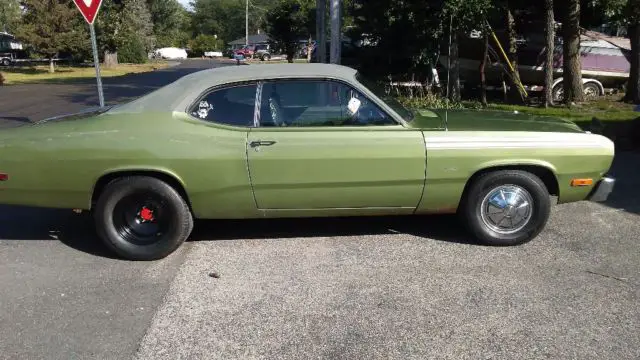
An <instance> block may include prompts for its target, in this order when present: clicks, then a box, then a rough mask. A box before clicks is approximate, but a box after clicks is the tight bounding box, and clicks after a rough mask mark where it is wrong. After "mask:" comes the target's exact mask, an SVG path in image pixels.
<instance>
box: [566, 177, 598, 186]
mask: <svg viewBox="0 0 640 360" xmlns="http://www.w3.org/2000/svg"><path fill="white" fill-rule="evenodd" d="M590 185H593V179H573V180H571V186H590Z"/></svg>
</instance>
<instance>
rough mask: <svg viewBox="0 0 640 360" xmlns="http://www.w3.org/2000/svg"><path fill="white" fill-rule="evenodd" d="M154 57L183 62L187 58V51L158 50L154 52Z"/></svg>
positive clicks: (173, 49)
mask: <svg viewBox="0 0 640 360" xmlns="http://www.w3.org/2000/svg"><path fill="white" fill-rule="evenodd" d="M153 57H154V58H156V59H168V60H182V59H186V58H187V51H186V50H185V49H180V48H175V47H166V48H161V49H156V50H155V51H154V52H153Z"/></svg>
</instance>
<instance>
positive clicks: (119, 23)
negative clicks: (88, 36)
mask: <svg viewBox="0 0 640 360" xmlns="http://www.w3.org/2000/svg"><path fill="white" fill-rule="evenodd" d="M96 33H97V37H98V46H100V47H101V49H102V51H103V52H104V54H105V63H106V65H112V64H115V63H117V62H119V61H122V62H141V61H143V60H142V59H146V58H147V55H146V54H147V53H148V52H149V51H151V50H152V49H153V47H154V46H155V42H156V39H155V36H154V34H153V21H152V17H151V13H150V12H149V8H148V5H147V2H146V1H145V0H114V1H105V2H104V3H103V5H102V9H101V11H100V15H99V16H98V18H97V20H96ZM120 48H126V49H127V50H126V51H125V53H124V57H123V58H121V59H120V58H119V56H118V50H119V49H120ZM140 54H143V57H140ZM114 57H115V59H114Z"/></svg>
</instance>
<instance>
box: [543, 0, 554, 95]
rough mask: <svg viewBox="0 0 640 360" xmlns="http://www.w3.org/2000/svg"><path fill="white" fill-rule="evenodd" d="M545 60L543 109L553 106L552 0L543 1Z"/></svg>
mask: <svg viewBox="0 0 640 360" xmlns="http://www.w3.org/2000/svg"><path fill="white" fill-rule="evenodd" d="M544 11H545V12H544V14H545V15H544V19H545V24H546V25H545V31H544V37H545V43H546V55H545V56H546V59H545V63H544V107H549V106H550V105H553V89H552V88H551V87H552V85H553V52H554V49H555V26H556V25H555V20H554V16H553V0H545V1H544Z"/></svg>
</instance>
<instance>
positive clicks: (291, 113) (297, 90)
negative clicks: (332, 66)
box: [260, 80, 396, 127]
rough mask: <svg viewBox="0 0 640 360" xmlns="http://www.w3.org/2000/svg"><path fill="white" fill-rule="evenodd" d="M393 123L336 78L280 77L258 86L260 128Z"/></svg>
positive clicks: (358, 93) (368, 101) (362, 96)
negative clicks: (282, 78)
mask: <svg viewBox="0 0 640 360" xmlns="http://www.w3.org/2000/svg"><path fill="white" fill-rule="evenodd" d="M395 124H396V122H395V120H393V119H392V118H391V117H389V115H387V114H386V113H385V112H384V111H382V110H381V109H380V108H379V107H378V106H377V105H376V104H374V103H373V102H371V101H370V100H369V99H368V98H367V97H365V96H364V95H362V94H361V93H360V92H358V91H356V90H355V89H353V88H352V87H350V86H348V85H345V84H343V83H339V82H336V81H329V80H280V81H269V82H265V83H264V85H263V87H262V99H261V103H260V126H261V127H278V126H293V127H310V126H357V125H360V126H379V125H395Z"/></svg>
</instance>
